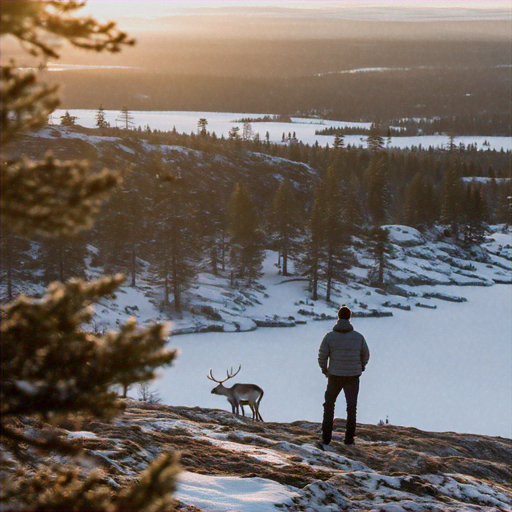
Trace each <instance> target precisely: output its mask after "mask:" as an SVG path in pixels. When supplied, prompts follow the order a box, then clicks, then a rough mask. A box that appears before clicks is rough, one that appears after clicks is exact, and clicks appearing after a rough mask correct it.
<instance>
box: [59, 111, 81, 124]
mask: <svg viewBox="0 0 512 512" xmlns="http://www.w3.org/2000/svg"><path fill="white" fill-rule="evenodd" d="M77 119H78V117H76V116H72V115H71V114H70V113H69V112H68V111H67V110H66V113H65V114H64V115H63V116H60V124H61V125H62V126H75V123H76V120H77Z"/></svg>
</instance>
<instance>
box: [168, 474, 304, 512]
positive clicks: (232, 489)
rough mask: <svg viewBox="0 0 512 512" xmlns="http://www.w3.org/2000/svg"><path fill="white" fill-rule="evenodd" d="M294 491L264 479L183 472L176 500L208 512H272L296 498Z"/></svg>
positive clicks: (179, 479) (179, 480) (180, 476)
mask: <svg viewBox="0 0 512 512" xmlns="http://www.w3.org/2000/svg"><path fill="white" fill-rule="evenodd" d="M292 489H293V488H291V487H288V486H284V485H281V484H278V483H276V482H273V481H272V480H267V479H265V478H237V477H225V476H211V475H208V476H207V475H199V474H196V473H190V472H188V471H183V472H181V473H180V474H179V477H178V491H177V493H176V495H175V496H176V498H177V499H178V500H180V501H182V502H184V503H187V504H189V505H195V506H196V507H199V508H201V509H203V510H207V511H208V512H226V511H228V510H229V511H230V512H255V511H256V510H257V511H258V512H271V511H272V512H275V511H276V510H278V508H277V507H276V506H275V505H276V504H278V503H284V502H287V501H289V500H291V498H292V497H295V496H297V493H296V492H295V491H294V490H292Z"/></svg>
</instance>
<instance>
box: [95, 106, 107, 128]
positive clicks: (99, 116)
mask: <svg viewBox="0 0 512 512" xmlns="http://www.w3.org/2000/svg"><path fill="white" fill-rule="evenodd" d="M94 117H95V119H96V126H97V127H98V128H108V127H109V126H110V125H109V123H108V122H107V120H106V119H105V109H104V108H103V105H100V108H99V109H98V111H97V112H96V115H95V116H94Z"/></svg>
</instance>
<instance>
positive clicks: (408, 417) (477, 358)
mask: <svg viewBox="0 0 512 512" xmlns="http://www.w3.org/2000/svg"><path fill="white" fill-rule="evenodd" d="M455 288H456V289H455ZM435 291H436V292H446V293H448V294H453V293H457V294H459V295H463V296H465V297H466V298H467V299H468V302H465V303H462V304H460V303H449V302H444V301H438V309H436V310H430V309H420V308H417V309H415V310H414V311H411V312H406V311H400V310H397V311H395V312H394V316H393V317H388V318H356V319H354V321H353V323H354V326H355V328H356V330H360V331H361V332H362V333H363V334H364V335H365V337H366V339H367V341H368V344H369V346H370V350H371V360H370V363H369V365H368V367H367V369H366V371H365V373H364V375H363V377H362V379H361V391H360V399H359V407H358V420H359V421H360V422H362V423H377V422H378V421H379V420H380V419H382V420H385V418H386V416H388V417H389V421H390V422H391V423H394V424H396V425H403V426H413V427H417V428H420V429H424V430H430V431H455V432H468V433H477V434H487V435H500V436H503V437H511V422H512V418H511V400H510V398H511V389H512V378H511V343H510V341H511V337H512V332H511V331H512V330H511V317H510V311H511V306H512V295H511V288H510V286H508V285H495V286H491V287H453V286H452V287H449V286H446V287H445V286H436V287H435ZM331 324H332V322H331V321H323V322H308V324H306V325H303V326H297V327H293V328H267V329H264V328H260V329H257V330H256V331H252V332H246V333H237V334H231V333H210V334H191V335H184V336H179V337H175V338H171V345H173V346H177V347H179V348H180V350H181V354H180V357H179V359H178V360H177V362H176V363H175V365H174V366H173V367H172V368H170V369H168V370H166V371H165V373H164V374H163V375H162V377H161V378H160V379H159V380H157V381H156V383H155V385H156V387H158V390H159V391H160V393H161V395H162V397H163V399H164V402H165V403H168V404H171V405H185V406H200V407H209V408H221V409H229V404H228V402H227V401H226V399H225V398H223V397H220V396H216V395H212V394H211V393H210V391H211V389H212V388H213V387H214V385H213V383H212V382H211V381H209V380H208V379H207V378H206V374H207V373H208V371H209V369H210V368H213V370H214V375H215V376H216V377H217V378H222V377H223V376H224V375H225V371H226V369H227V368H228V367H230V366H235V367H237V366H238V364H242V371H241V372H240V374H239V376H238V377H237V378H236V379H235V381H236V382H253V383H256V384H259V385H260V386H261V387H262V388H263V389H264V390H265V396H264V398H263V400H262V403H261V413H262V416H263V418H264V419H265V420H266V421H287V422H288V421H295V420H310V421H319V420H320V418H321V415H322V402H323V393H324V390H325V385H326V380H325V377H324V376H323V375H322V374H321V373H320V370H319V368H318V365H317V361H316V358H317V351H318V346H319V344H320V341H321V338H322V336H323V334H324V333H325V332H326V331H327V330H329V329H330V327H331ZM343 402H344V400H343V399H342V397H341V399H340V401H339V403H338V405H337V408H336V416H337V417H345V414H344V403H343Z"/></svg>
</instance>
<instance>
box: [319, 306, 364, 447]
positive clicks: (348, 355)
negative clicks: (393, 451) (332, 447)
mask: <svg viewBox="0 0 512 512" xmlns="http://www.w3.org/2000/svg"><path fill="white" fill-rule="evenodd" d="M351 315H352V312H351V311H350V309H349V308H348V307H347V306H341V308H340V309H339V311H338V322H337V324H336V325H335V326H334V327H333V330H332V331H330V332H328V333H327V334H326V335H325V336H324V339H323V340H322V343H321V345H320V350H319V351H318V364H319V365H320V368H321V369H322V373H323V374H324V375H325V376H326V377H327V378H328V379H329V380H328V382H327V390H326V392H325V402H324V419H323V422H322V441H321V443H323V444H329V443H330V442H331V438H332V429H333V422H334V406H335V403H336V399H337V398H338V395H339V394H340V391H341V390H342V389H343V391H344V392H345V399H346V401H347V426H346V428H345V444H354V436H355V433H356V410H357V394H358V392H359V377H360V376H361V373H362V372H363V371H364V369H365V367H366V365H367V363H368V360H369V359H370V351H369V349H368V345H367V344H366V340H365V339H364V337H363V335H362V334H360V333H358V332H357V331H354V328H353V327H352V324H351V323H350V317H351ZM322 446H323V445H320V447H322Z"/></svg>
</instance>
